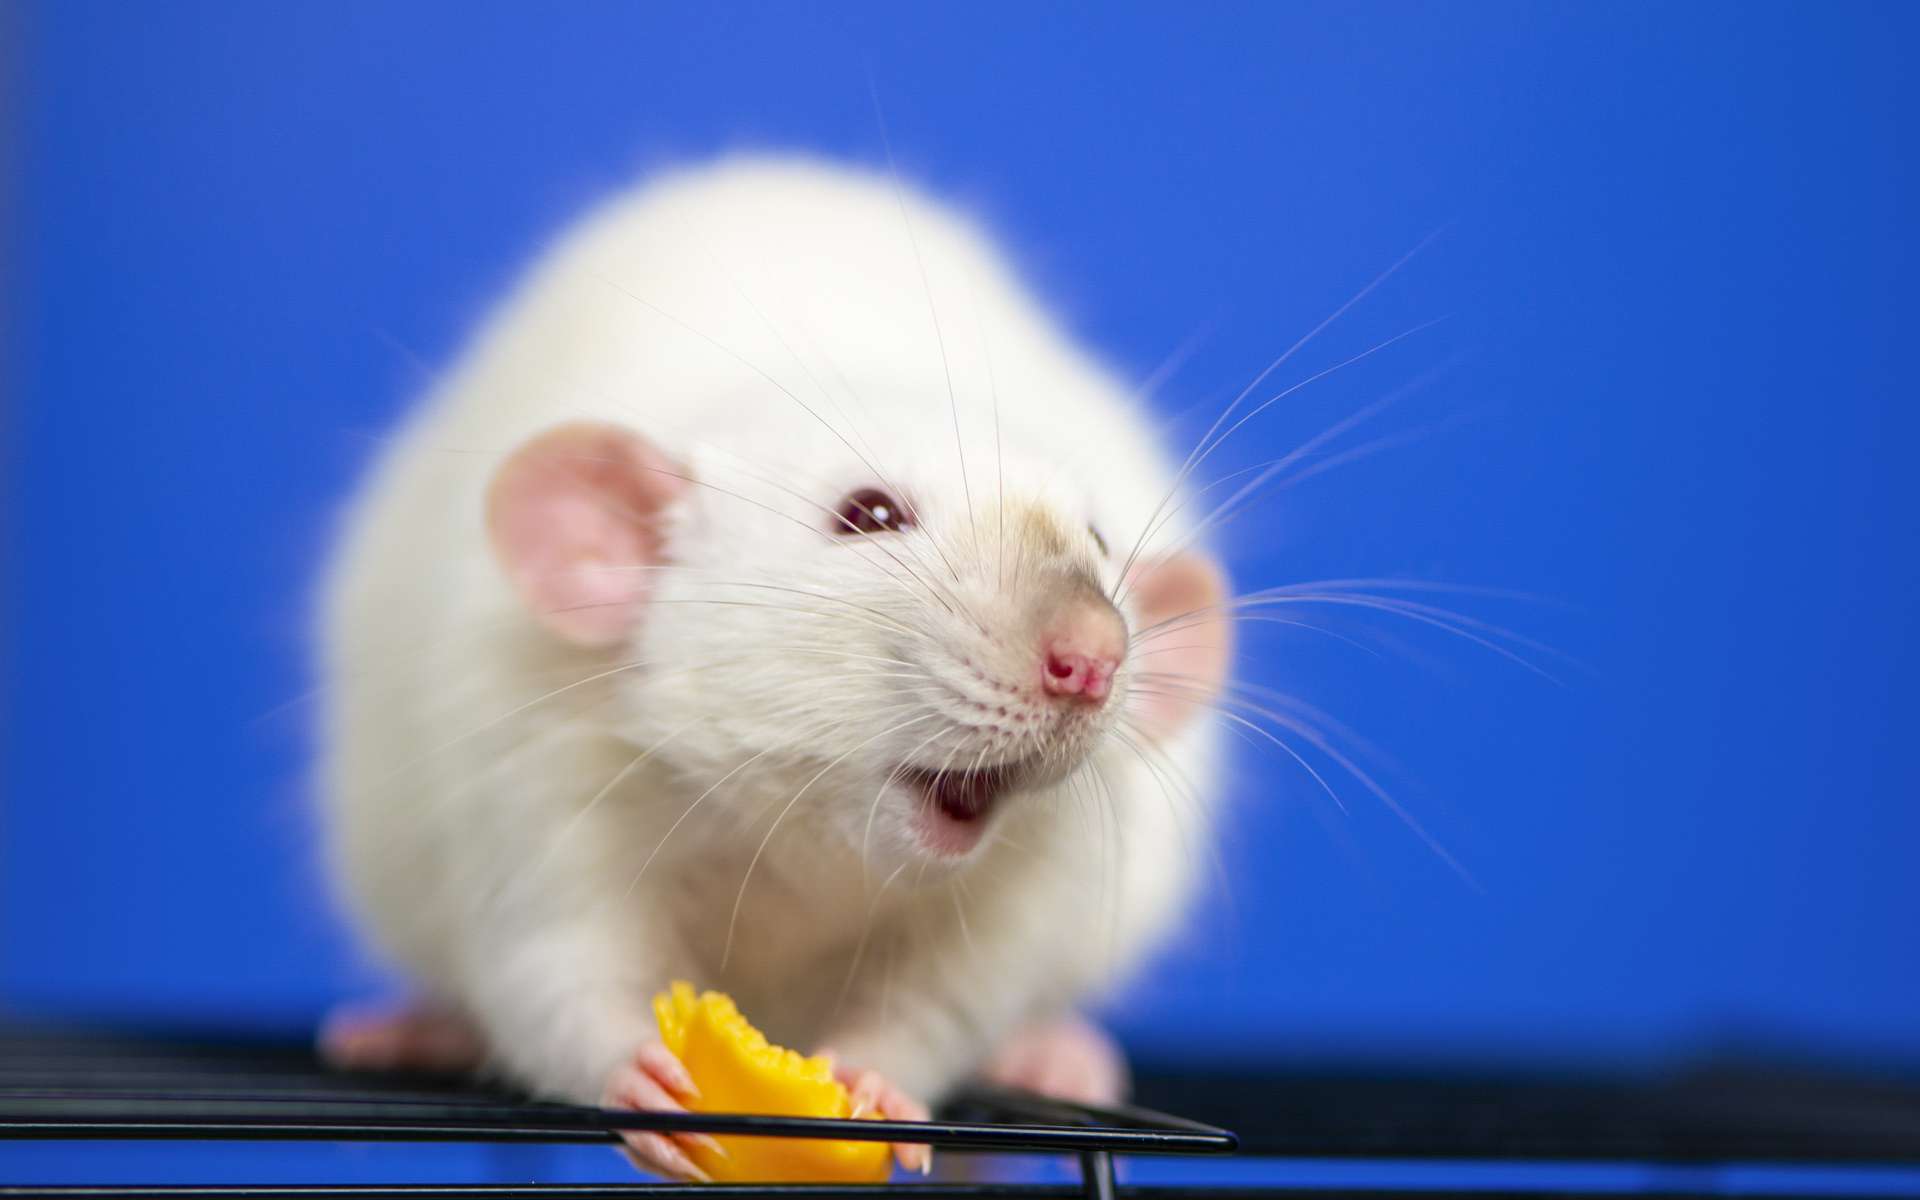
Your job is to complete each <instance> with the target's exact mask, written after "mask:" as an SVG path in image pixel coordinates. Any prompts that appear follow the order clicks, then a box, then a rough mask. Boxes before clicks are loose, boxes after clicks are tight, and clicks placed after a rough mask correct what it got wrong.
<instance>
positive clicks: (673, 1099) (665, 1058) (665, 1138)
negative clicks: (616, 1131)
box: [600, 1042, 727, 1183]
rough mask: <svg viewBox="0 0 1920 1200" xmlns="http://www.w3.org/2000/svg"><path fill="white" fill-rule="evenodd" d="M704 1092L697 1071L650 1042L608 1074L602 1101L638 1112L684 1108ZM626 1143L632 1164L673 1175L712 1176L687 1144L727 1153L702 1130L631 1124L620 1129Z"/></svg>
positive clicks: (669, 1175) (714, 1151)
mask: <svg viewBox="0 0 1920 1200" xmlns="http://www.w3.org/2000/svg"><path fill="white" fill-rule="evenodd" d="M699 1095H700V1089H699V1088H697V1087H695V1086H694V1084H693V1076H692V1075H689V1074H688V1073H687V1068H686V1067H685V1066H683V1065H681V1062H680V1060H679V1059H677V1058H675V1057H674V1056H673V1052H672V1051H671V1050H668V1049H667V1048H666V1047H665V1046H663V1045H661V1044H660V1043H659V1042H648V1043H647V1044H646V1045H644V1046H642V1047H641V1048H640V1049H639V1050H637V1051H635V1052H634V1055H633V1057H632V1058H630V1059H628V1060H627V1061H626V1062H624V1063H622V1064H621V1065H620V1066H619V1067H617V1068H615V1069H614V1072H613V1075H612V1076H611V1077H610V1078H609V1079H608V1080H607V1087H606V1091H605V1093H604V1094H603V1095H602V1096H601V1100H600V1102H601V1104H603V1105H605V1106H606V1107H607V1108H626V1109H632V1110H634V1111H635V1112H685V1111H687V1109H686V1101H688V1100H693V1099H695V1098H697V1097H698V1096H699ZM620 1140H621V1143H622V1147H621V1148H622V1149H623V1150H624V1151H625V1152H626V1155H627V1157H628V1158H629V1159H631V1160H633V1165H634V1166H636V1167H639V1168H640V1169H641V1170H642V1171H650V1172H652V1173H654V1174H656V1175H665V1176H667V1177H668V1178H671V1179H691V1180H697V1181H699V1182H701V1183H706V1182H709V1180H708V1178H707V1173H706V1172H705V1171H702V1170H701V1169H700V1168H699V1167H697V1166H695V1165H694V1163H693V1160H692V1159H690V1158H688V1157H687V1153H686V1147H689V1146H698V1147H700V1148H701V1149H702V1150H705V1151H707V1152H708V1153H711V1154H714V1155H717V1156H718V1157H721V1158H725V1157H726V1154H727V1152H726V1151H725V1150H724V1149H722V1148H721V1146H720V1143H719V1142H716V1141H714V1140H713V1139H712V1138H710V1137H708V1136H707V1135H706V1134H704V1133H674V1134H665V1133H646V1132H641V1131H638V1130H629V1131H627V1132H624V1133H622V1134H621V1135H620Z"/></svg>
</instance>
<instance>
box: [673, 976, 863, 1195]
mask: <svg viewBox="0 0 1920 1200" xmlns="http://www.w3.org/2000/svg"><path fill="white" fill-rule="evenodd" d="M653 1016H654V1019H655V1020H656V1021H657V1022H659V1025H660V1040H661V1041H662V1042H664V1043H665V1044H666V1047H667V1049H668V1050H671V1051H672V1052H673V1054H674V1057H676V1058H678V1059H679V1060H680V1062H681V1063H682V1064H683V1065H685V1067H686V1068H687V1071H688V1073H689V1074H691V1075H692V1076H693V1082H694V1084H695V1085H696V1086H697V1087H699V1089H700V1097H699V1099H697V1100H695V1101H694V1102H693V1103H691V1104H689V1105H688V1106H687V1107H688V1108H689V1109H690V1110H692V1111H694V1112H714V1113H720V1112H730V1113H764V1114H769V1115H773V1116H783V1117H848V1116H851V1115H852V1114H853V1101H852V1098H851V1097H850V1096H848V1094H847V1089H846V1088H845V1087H843V1086H841V1084H840V1082H839V1081H838V1080H836V1079H834V1077H833V1067H832V1064H831V1063H830V1062H828V1060H827V1059H825V1058H806V1057H804V1056H802V1055H800V1054H798V1053H796V1052H795V1051H792V1050H788V1049H786V1048H784V1047H781V1046H775V1045H773V1044H772V1043H770V1042H768V1041H767V1039H766V1035H765V1034H763V1033H761V1032H760V1031H759V1030H758V1029H755V1028H754V1027H753V1026H752V1025H750V1024H748V1022H747V1019H746V1018H745V1017H743V1016H741V1015H740V1010H739V1009H738V1008H736V1007H735V1006H734V1003H733V999H732V997H730V996H727V995H725V994H724V993H721V992H704V993H700V994H698V995H696V994H695V993H694V990H693V985H692V984H690V983H686V982H683V981H678V980H676V981H675V982H674V983H673V985H672V988H671V990H669V991H665V992H661V993H660V994H658V995H656V996H655V997H654V998H653ZM718 1140H719V1142H720V1144H721V1145H722V1146H723V1147H725V1148H726V1151H727V1157H725V1158H721V1157H719V1156H718V1155H715V1154H712V1153H710V1152H708V1151H706V1150H703V1149H701V1148H698V1147H683V1149H685V1150H686V1153H687V1155H688V1157H690V1158H692V1159H693V1161H694V1164H695V1165H696V1166H698V1167H699V1168H700V1169H701V1170H703V1171H705V1172H706V1173H707V1174H708V1175H709V1176H710V1177H711V1178H713V1179H714V1180H716V1181H736V1182H748V1183H767V1182H774V1181H784V1182H807V1183H877V1182H879V1181H881V1180H884V1179H886V1178H887V1176H888V1173H889V1164H890V1162H891V1159H892V1154H893V1151H892V1147H890V1146H889V1145H888V1144H887V1143H885V1142H848V1141H828V1140H826V1139H824V1138H764V1137H723V1138H720V1139H718Z"/></svg>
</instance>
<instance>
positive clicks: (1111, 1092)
mask: <svg viewBox="0 0 1920 1200" xmlns="http://www.w3.org/2000/svg"><path fill="white" fill-rule="evenodd" d="M986 1076H987V1078H988V1079H990V1080H992V1081H993V1082H994V1083H1000V1084H1005V1085H1006V1086H1008V1087H1017V1088H1025V1089H1026V1090H1028V1091H1030V1092H1039V1093H1041V1094H1042V1095H1046V1096H1053V1097H1055V1098H1057V1099H1061V1100H1071V1101H1073V1102H1074V1103H1076V1104H1118V1103H1119V1102H1120V1101H1122V1100H1124V1099H1125V1098H1126V1095H1127V1060H1126V1056H1125V1055H1123V1054H1121V1053H1120V1047H1119V1046H1117V1045H1115V1044H1114V1041H1113V1039H1112V1038H1110V1037H1108V1036H1107V1035H1106V1034H1105V1033H1103V1032H1102V1031H1101V1030H1100V1029H1099V1028H1098V1027H1096V1026H1094V1025H1092V1024H1091V1023H1089V1022H1087V1021H1085V1020H1083V1019H1081V1018H1079V1017H1066V1018H1063V1019H1061V1020H1058V1021H1046V1022H1042V1023H1040V1024H1037V1025H1029V1026H1027V1027H1026V1028H1024V1029H1022V1030H1020V1031H1019V1032H1018V1033H1016V1034H1014V1035H1013V1036H1012V1037H1011V1038H1009V1039H1008V1040H1007V1043H1006V1044H1005V1045H1004V1046H1002V1047H1000V1052H999V1053H998V1054H995V1055H994V1056H993V1059H992V1060H991V1061H990V1062H988V1064H987V1069H986Z"/></svg>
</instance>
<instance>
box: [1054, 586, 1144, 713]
mask: <svg viewBox="0 0 1920 1200" xmlns="http://www.w3.org/2000/svg"><path fill="white" fill-rule="evenodd" d="M1044 644H1045V646H1046V653H1045V657H1044V659H1043V661H1042V663H1041V671H1040V684H1041V686H1042V687H1043V688H1045V689H1046V691H1047V693H1048V694H1049V695H1054V696H1061V697H1065V698H1069V699H1075V700H1082V701H1085V702H1087V703H1089V704H1098V703H1100V702H1101V701H1103V700H1105V699H1106V698H1107V693H1108V692H1109V691H1110V690H1111V689H1112V687H1113V673H1114V671H1115V670H1117V669H1119V666H1120V656H1121V654H1122V653H1124V652H1125V650H1126V645H1127V630H1126V626H1125V625H1124V624H1122V623H1121V620H1120V614H1119V613H1117V612H1115V611H1113V608H1112V606H1111V605H1108V604H1106V603H1105V602H1104V601H1103V602H1101V603H1098V604H1094V603H1082V604H1076V605H1074V606H1073V607H1072V608H1070V609H1069V610H1068V611H1066V612H1065V613H1062V614H1061V615H1060V618H1059V619H1058V620H1056V621H1055V623H1054V625H1053V628H1052V630H1051V632H1050V633H1049V635H1048V636H1047V638H1046V639H1045V642H1044Z"/></svg>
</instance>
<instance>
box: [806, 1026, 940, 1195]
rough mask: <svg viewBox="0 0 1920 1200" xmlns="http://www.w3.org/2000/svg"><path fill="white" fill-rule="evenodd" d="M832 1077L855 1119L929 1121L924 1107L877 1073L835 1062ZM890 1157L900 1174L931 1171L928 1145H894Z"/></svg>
mask: <svg viewBox="0 0 1920 1200" xmlns="http://www.w3.org/2000/svg"><path fill="white" fill-rule="evenodd" d="M820 1053H822V1054H824V1055H826V1056H827V1057H828V1058H832V1057H834V1055H833V1051H831V1050H822V1051H821V1052H820ZM833 1077H834V1078H835V1079H837V1080H839V1081H840V1085H841V1086H842V1087H844V1088H846V1089H847V1091H848V1092H849V1093H850V1094H851V1096H852V1099H853V1115H854V1116H855V1117H864V1116H867V1115H869V1114H877V1115H879V1116H880V1117H882V1118H884V1119H886V1120H888V1121H925V1120H928V1119H929V1114H928V1112H927V1106H926V1105H924V1104H922V1103H920V1102H919V1101H918V1100H915V1099H914V1098H913V1097H911V1096H909V1095H907V1094H906V1093H905V1092H903V1091H901V1090H900V1089H899V1088H897V1087H895V1086H893V1085H892V1084H891V1083H888V1082H887V1081H886V1080H885V1079H884V1078H882V1077H881V1075H880V1073H879V1072H878V1071H864V1070H861V1069H860V1068H859V1067H847V1066H842V1065H840V1064H839V1063H838V1062H835V1063H834V1067H833ZM893 1157H894V1161H895V1162H898V1163H899V1164H900V1168H901V1169H902V1170H904V1171H918V1172H920V1173H921V1174H922V1175H925V1174H927V1173H928V1172H930V1171H932V1170H933V1147H932V1146H923V1145H920V1144H919V1143H916V1142H898V1143H895V1144H894V1147H893Z"/></svg>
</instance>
